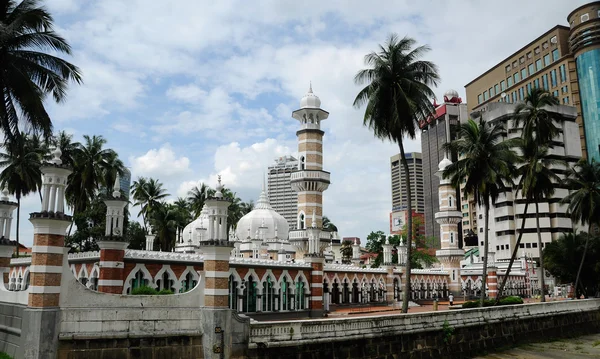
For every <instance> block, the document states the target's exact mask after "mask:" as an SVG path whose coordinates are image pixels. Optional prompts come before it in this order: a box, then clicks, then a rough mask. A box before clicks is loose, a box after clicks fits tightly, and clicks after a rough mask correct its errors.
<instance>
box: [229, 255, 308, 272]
mask: <svg viewBox="0 0 600 359" xmlns="http://www.w3.org/2000/svg"><path fill="white" fill-rule="evenodd" d="M229 264H237V265H257V266H268V267H296V268H307V269H310V268H311V265H310V263H302V262H279V261H274V260H270V259H260V258H240V257H231V258H229Z"/></svg>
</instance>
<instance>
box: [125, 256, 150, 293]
mask: <svg viewBox="0 0 600 359" xmlns="http://www.w3.org/2000/svg"><path fill="white" fill-rule="evenodd" d="M143 285H153V279H152V275H151V274H150V272H149V271H148V268H146V266H145V265H144V264H143V263H137V264H136V265H135V267H133V269H132V270H131V272H129V275H128V276H127V278H125V283H124V285H123V293H124V294H130V292H131V291H132V290H133V289H135V288H137V287H141V286H143Z"/></svg>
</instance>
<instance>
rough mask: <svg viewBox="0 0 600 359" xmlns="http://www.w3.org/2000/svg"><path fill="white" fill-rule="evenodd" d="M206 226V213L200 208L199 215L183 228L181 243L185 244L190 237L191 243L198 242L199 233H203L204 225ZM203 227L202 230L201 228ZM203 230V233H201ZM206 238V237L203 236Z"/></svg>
mask: <svg viewBox="0 0 600 359" xmlns="http://www.w3.org/2000/svg"><path fill="white" fill-rule="evenodd" d="M207 226H208V213H207V212H206V210H205V208H202V211H201V212H200V215H199V216H198V218H196V219H195V220H193V221H192V222H191V223H190V224H188V225H187V226H185V228H184V229H183V233H182V234H181V237H182V239H183V243H185V244H187V243H188V241H189V240H190V238H191V239H192V243H193V244H199V243H200V237H201V234H205V233H206V232H207V230H206V227H207ZM203 228H204V230H203ZM203 232H204V233H203ZM203 239H204V240H206V239H207V238H203Z"/></svg>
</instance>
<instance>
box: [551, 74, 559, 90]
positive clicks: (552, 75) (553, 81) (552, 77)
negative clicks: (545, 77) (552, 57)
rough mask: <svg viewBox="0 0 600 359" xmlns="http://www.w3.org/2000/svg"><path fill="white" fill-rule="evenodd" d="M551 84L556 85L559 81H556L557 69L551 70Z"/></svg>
mask: <svg viewBox="0 0 600 359" xmlns="http://www.w3.org/2000/svg"><path fill="white" fill-rule="evenodd" d="M550 84H551V85H552V87H556V86H557V85H558V82H557V81H556V70H552V71H550Z"/></svg>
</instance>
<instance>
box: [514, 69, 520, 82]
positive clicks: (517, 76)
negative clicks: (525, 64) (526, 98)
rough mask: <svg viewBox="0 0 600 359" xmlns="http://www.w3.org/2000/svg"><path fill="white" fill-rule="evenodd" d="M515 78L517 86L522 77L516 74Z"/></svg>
mask: <svg viewBox="0 0 600 359" xmlns="http://www.w3.org/2000/svg"><path fill="white" fill-rule="evenodd" d="M514 78H515V84H516V83H517V82H519V81H521V77H520V76H519V73H518V72H515V75H514Z"/></svg>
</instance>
